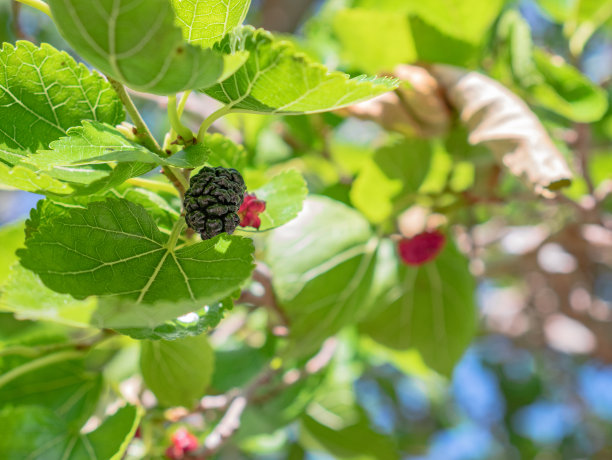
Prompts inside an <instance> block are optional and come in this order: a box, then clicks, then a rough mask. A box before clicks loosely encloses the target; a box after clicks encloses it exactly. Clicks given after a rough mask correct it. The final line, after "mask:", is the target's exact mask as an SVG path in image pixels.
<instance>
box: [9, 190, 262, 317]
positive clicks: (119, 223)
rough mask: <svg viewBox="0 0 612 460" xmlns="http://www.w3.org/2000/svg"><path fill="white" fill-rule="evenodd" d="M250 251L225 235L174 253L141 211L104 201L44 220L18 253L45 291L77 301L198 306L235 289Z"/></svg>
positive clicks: (246, 242) (247, 272) (243, 276)
mask: <svg viewBox="0 0 612 460" xmlns="http://www.w3.org/2000/svg"><path fill="white" fill-rule="evenodd" d="M34 215H35V216H36V213H34ZM252 252H253V244H252V242H251V241H250V240H248V239H245V238H241V237H237V236H228V235H226V234H223V235H219V236H218V237H216V238H214V239H211V240H207V241H204V242H201V243H197V244H193V245H189V246H186V247H183V248H179V249H176V248H175V247H174V245H173V244H172V242H169V240H168V237H166V236H164V235H163V234H162V233H161V232H160V230H159V229H158V228H157V226H156V225H155V222H154V221H153V219H152V218H151V217H150V216H149V215H148V214H147V213H146V211H145V209H144V208H143V207H142V206H139V205H137V204H134V203H131V202H129V201H126V200H117V199H108V200H106V201H104V202H94V203H90V204H89V205H88V206H87V207H86V208H85V209H73V210H70V211H69V212H68V213H67V215H62V216H58V217H56V218H52V219H44V220H43V221H42V222H41V223H40V225H39V226H38V228H35V231H34V232H33V234H32V236H31V237H30V238H28V239H27V240H26V249H23V250H20V251H19V254H18V255H19V257H20V259H21V263H22V265H23V266H24V267H26V268H28V269H30V270H32V271H34V272H36V273H37V274H38V275H39V276H40V278H41V279H42V281H43V282H44V283H45V284H46V285H47V286H48V287H50V288H51V289H53V290H55V291H57V292H59V293H65V294H70V295H72V296H73V297H75V298H77V299H84V298H86V297H88V296H91V295H100V296H119V297H121V298H124V299H125V300H127V301H129V302H136V303H141V302H144V303H154V302H157V301H167V302H179V301H187V304H189V303H190V302H191V304H192V305H198V307H201V305H202V304H205V303H207V302H216V301H218V300H219V299H222V298H224V297H227V296H228V295H230V294H231V293H233V292H234V291H235V290H236V289H238V288H240V286H241V285H242V284H243V283H244V282H245V281H246V280H247V279H248V277H249V275H250V274H251V270H252ZM194 309H197V308H192V309H191V310H187V311H193V310H194ZM187 311H184V312H183V313H178V314H176V315H174V316H172V317H170V318H166V319H171V318H173V317H176V316H179V315H180V314H184V313H186V312H187Z"/></svg>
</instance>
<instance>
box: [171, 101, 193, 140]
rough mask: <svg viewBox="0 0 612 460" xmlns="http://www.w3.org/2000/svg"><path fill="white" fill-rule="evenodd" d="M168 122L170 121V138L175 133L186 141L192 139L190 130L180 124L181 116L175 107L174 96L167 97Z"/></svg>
mask: <svg viewBox="0 0 612 460" xmlns="http://www.w3.org/2000/svg"><path fill="white" fill-rule="evenodd" d="M168 120H170V126H171V127H172V131H173V132H171V134H170V137H171V138H173V137H174V136H173V134H174V133H176V134H178V135H179V136H181V137H182V138H183V139H184V140H186V141H191V140H192V139H193V133H192V132H191V130H190V129H189V128H187V127H186V126H185V125H183V123H181V115H180V113H179V111H178V109H177V107H176V95H172V96H168Z"/></svg>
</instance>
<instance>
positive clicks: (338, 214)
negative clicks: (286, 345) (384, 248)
mask: <svg viewBox="0 0 612 460" xmlns="http://www.w3.org/2000/svg"><path fill="white" fill-rule="evenodd" d="M377 246H378V245H377V239H376V238H374V237H373V234H372V231H371V229H370V227H369V225H368V223H367V221H366V220H365V219H364V218H363V217H362V216H361V215H360V214H359V213H358V212H356V211H354V210H352V209H350V208H348V207H347V206H345V205H344V204H341V203H339V202H335V201H332V200H330V199H327V198H323V197H315V198H310V199H308V200H306V202H305V205H304V210H303V211H302V212H301V213H300V215H299V217H298V218H297V219H295V220H293V221H292V222H291V223H289V224H287V225H285V226H283V227H281V228H280V229H278V230H276V231H274V233H273V234H272V236H271V238H270V240H269V241H268V248H267V249H268V250H267V253H266V261H267V263H268V264H269V266H270V268H271V270H272V273H273V275H274V276H273V280H274V281H273V282H274V287H275V292H276V293H277V296H278V299H279V301H280V303H281V304H282V307H283V308H284V309H285V310H286V311H287V313H288V315H289V318H290V321H291V339H292V345H293V346H292V349H293V350H294V352H295V353H297V354H307V353H309V352H312V351H315V350H316V349H317V348H318V347H319V345H320V344H321V343H322V342H323V341H324V340H325V339H326V338H327V337H329V336H331V335H333V334H335V333H336V332H338V330H339V329H340V328H342V327H343V326H345V325H347V324H350V323H351V322H357V321H358V320H359V318H360V317H361V316H363V315H364V314H365V313H366V312H367V311H368V308H369V307H370V306H371V303H372V301H373V299H374V298H375V297H376V295H377V294H378V285H379V280H378V278H377V277H376V276H375V273H374V269H375V266H376V265H377V260H378V258H379V257H382V254H381V253H380V252H379V251H377ZM288 261H290V263H288Z"/></svg>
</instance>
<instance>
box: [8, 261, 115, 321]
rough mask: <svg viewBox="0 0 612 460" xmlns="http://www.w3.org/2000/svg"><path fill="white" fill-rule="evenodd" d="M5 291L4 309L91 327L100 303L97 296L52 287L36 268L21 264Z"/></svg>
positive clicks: (37, 317) (45, 319)
mask: <svg viewBox="0 0 612 460" xmlns="http://www.w3.org/2000/svg"><path fill="white" fill-rule="evenodd" d="M2 291H3V292H2V295H1V296H0V309H1V310H3V311H10V312H13V313H14V314H15V316H16V317H18V318H21V319H31V320H43V321H52V322H54V323H60V324H66V325H68V326H72V327H89V326H90V325H91V318H92V314H93V313H94V311H95V310H96V305H97V302H96V299H95V298H91V297H90V298H88V299H85V300H76V299H75V298H74V297H71V296H69V295H67V294H59V293H57V292H55V291H52V290H51V289H49V288H48V287H47V286H45V285H44V284H43V282H42V281H41V280H40V278H39V277H38V276H37V275H36V274H35V273H34V272H31V271H29V270H26V269H25V268H23V267H22V266H21V265H19V264H15V265H13V267H12V268H11V271H10V277H9V279H8V281H7V283H6V284H5V285H4V286H3V289H2ZM102 326H104V324H102Z"/></svg>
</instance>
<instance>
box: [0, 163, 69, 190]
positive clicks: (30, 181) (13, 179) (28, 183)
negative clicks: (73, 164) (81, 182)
mask: <svg viewBox="0 0 612 460" xmlns="http://www.w3.org/2000/svg"><path fill="white" fill-rule="evenodd" d="M0 183H2V184H4V185H8V186H10V187H14V188H17V189H20V190H24V191H26V192H34V193H41V194H45V195H46V194H52V195H70V194H71V193H73V192H74V189H73V188H72V187H71V186H70V185H69V184H67V183H65V182H62V181H60V180H57V179H54V178H53V177H51V176H49V175H48V174H45V173H43V172H36V171H33V170H32V169H30V168H28V167H26V166H19V165H17V166H14V167H12V168H11V167H9V166H7V165H5V164H4V163H0Z"/></svg>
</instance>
